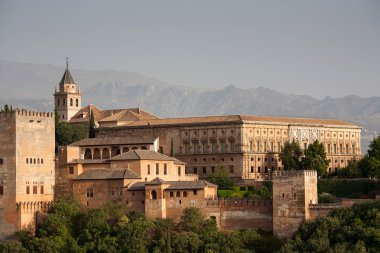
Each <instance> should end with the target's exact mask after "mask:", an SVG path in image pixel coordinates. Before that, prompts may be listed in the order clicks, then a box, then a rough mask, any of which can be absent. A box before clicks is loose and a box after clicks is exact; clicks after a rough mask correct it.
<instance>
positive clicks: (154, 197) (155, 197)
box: [152, 190, 157, 199]
mask: <svg viewBox="0 0 380 253" xmlns="http://www.w3.org/2000/svg"><path fill="white" fill-rule="evenodd" d="M152 199H157V192H156V191H155V190H153V191H152Z"/></svg>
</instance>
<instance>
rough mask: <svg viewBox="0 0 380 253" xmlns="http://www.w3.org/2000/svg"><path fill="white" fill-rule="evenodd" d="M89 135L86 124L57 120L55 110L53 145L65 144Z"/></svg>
mask: <svg viewBox="0 0 380 253" xmlns="http://www.w3.org/2000/svg"><path fill="white" fill-rule="evenodd" d="M88 135H89V129H88V126H86V125H83V124H69V123H67V122H59V120H58V116H57V112H55V146H56V147H58V146H67V145H69V144H71V143H73V142H76V141H79V140H82V139H84V138H87V137H88Z"/></svg>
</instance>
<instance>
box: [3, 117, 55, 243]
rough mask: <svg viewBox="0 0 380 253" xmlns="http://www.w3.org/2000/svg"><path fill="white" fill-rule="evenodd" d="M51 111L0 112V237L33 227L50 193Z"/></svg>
mask: <svg viewBox="0 0 380 253" xmlns="http://www.w3.org/2000/svg"><path fill="white" fill-rule="evenodd" d="M54 144H55V136H54V115H53V113H41V112H32V111H26V110H14V111H12V112H9V113H3V112H2V113H0V240H1V239H5V238H7V237H9V236H11V235H12V234H13V233H14V232H15V231H16V230H18V229H25V228H28V227H31V228H33V225H34V221H35V218H36V213H37V212H39V211H44V210H46V208H47V207H48V206H49V205H50V203H51V201H52V200H53V195H54V172H55V171H54Z"/></svg>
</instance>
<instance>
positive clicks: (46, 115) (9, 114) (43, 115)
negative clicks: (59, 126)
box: [0, 109, 54, 119]
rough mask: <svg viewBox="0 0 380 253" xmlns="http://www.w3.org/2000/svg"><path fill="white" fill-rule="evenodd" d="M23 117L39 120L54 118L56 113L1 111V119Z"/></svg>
mask: <svg viewBox="0 0 380 253" xmlns="http://www.w3.org/2000/svg"><path fill="white" fill-rule="evenodd" d="M16 116H17V117H20V116H21V117H22V116H25V117H26V116H28V117H38V118H53V117H54V113H52V112H36V111H31V110H25V109H15V110H12V111H9V112H5V111H0V118H3V119H11V118H15V117H16Z"/></svg>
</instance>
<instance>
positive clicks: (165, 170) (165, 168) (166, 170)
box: [164, 163, 168, 175]
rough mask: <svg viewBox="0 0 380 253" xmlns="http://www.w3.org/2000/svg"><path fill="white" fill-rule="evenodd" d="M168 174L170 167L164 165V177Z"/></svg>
mask: <svg viewBox="0 0 380 253" xmlns="http://www.w3.org/2000/svg"><path fill="white" fill-rule="evenodd" d="M167 174H168V165H167V164H166V163H164V175H167Z"/></svg>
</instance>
